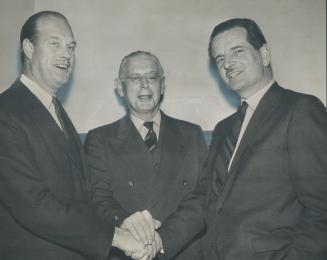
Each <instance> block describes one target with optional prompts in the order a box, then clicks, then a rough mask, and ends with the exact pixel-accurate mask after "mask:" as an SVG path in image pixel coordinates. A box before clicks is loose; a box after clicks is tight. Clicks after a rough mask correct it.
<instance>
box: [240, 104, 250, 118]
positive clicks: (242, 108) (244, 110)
mask: <svg viewBox="0 0 327 260" xmlns="http://www.w3.org/2000/svg"><path fill="white" fill-rule="evenodd" d="M248 106H249V105H248V103H246V101H243V102H242V104H241V106H240V110H241V112H242V114H243V115H245V113H246V109H247V108H248Z"/></svg>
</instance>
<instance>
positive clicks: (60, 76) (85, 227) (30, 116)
mask: <svg viewBox="0 0 327 260" xmlns="http://www.w3.org/2000/svg"><path fill="white" fill-rule="evenodd" d="M20 44H21V52H22V59H23V72H22V74H21V76H20V77H19V79H17V80H16V82H15V83H14V84H13V85H12V86H11V87H10V88H9V89H8V90H6V91H5V92H4V93H2V94H1V95H0V165H1V166H0V259H4V260H21V259H25V260H40V259H47V260H59V259H60V260H83V259H98V260H101V259H103V260H105V259H107V256H108V255H109V251H110V248H111V246H116V247H119V248H121V249H122V250H126V249H128V252H132V253H133V255H135V256H136V257H142V256H143V255H145V254H147V252H148V250H146V248H145V246H144V245H143V244H142V243H140V242H137V241H136V240H135V239H133V237H132V235H131V234H130V233H129V232H128V231H126V230H122V229H119V228H115V227H114V223H113V222H110V221H108V220H104V218H102V217H101V216H99V215H97V214H95V211H93V210H92V206H91V204H90V198H91V190H90V183H89V181H88V180H89V175H88V170H87V168H86V163H85V160H84V158H85V156H84V154H83V148H82V144H81V141H80V140H79V137H78V135H77V133H76V130H75V129H74V126H73V124H72V123H71V121H70V119H69V118H68V116H67V114H66V113H65V111H64V109H63V107H62V106H61V104H60V103H59V101H58V100H57V99H56V97H55V94H56V92H57V91H58V90H59V89H60V88H61V87H63V86H64V84H65V83H67V81H68V80H69V77H70V75H71V72H72V70H73V65H74V50H75V46H76V43H75V40H74V36H73V33H72V30H71V28H70V25H69V23H68V21H67V19H66V18H65V17H64V16H63V15H62V14H60V13H57V12H52V11H42V12H39V13H36V14H34V15H33V16H31V17H30V18H29V19H28V20H27V21H26V22H25V24H24V25H23V27H22V30H21V35H20Z"/></svg>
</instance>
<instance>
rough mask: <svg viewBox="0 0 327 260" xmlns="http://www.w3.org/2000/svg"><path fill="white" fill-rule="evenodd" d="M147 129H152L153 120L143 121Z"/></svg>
mask: <svg viewBox="0 0 327 260" xmlns="http://www.w3.org/2000/svg"><path fill="white" fill-rule="evenodd" d="M143 125H144V126H145V127H146V128H147V129H149V130H153V122H152V121H150V122H144V124H143Z"/></svg>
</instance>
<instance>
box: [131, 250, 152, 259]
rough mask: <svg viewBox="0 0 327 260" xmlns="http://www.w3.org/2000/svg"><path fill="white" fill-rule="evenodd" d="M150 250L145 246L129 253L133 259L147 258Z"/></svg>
mask: <svg viewBox="0 0 327 260" xmlns="http://www.w3.org/2000/svg"><path fill="white" fill-rule="evenodd" d="M150 253H151V252H150V251H149V250H148V249H147V248H146V247H144V248H143V249H142V250H138V251H135V252H133V253H132V255H131V257H132V258H133V259H138V260H139V259H142V260H143V259H144V260H145V259H148V258H149V257H150Z"/></svg>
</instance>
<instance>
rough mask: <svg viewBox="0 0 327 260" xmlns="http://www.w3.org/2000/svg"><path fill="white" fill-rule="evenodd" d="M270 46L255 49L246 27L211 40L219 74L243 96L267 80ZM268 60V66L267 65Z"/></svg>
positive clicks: (228, 31) (246, 95) (223, 33)
mask: <svg viewBox="0 0 327 260" xmlns="http://www.w3.org/2000/svg"><path fill="white" fill-rule="evenodd" d="M267 50H268V49H267V46H266V45H264V46H263V47H261V48H260V50H256V49H255V48H254V47H253V46H252V45H251V44H250V43H249V42H248V41H247V32H246V30H245V29H244V28H241V27H235V28H232V29H230V30H227V31H224V32H222V33H220V34H218V35H217V36H215V37H214V38H213V39H212V44H211V53H212V56H213V57H214V59H215V62H216V64H217V68H218V73H219V75H220V76H221V78H222V79H223V80H224V81H225V83H226V84H227V85H228V86H230V88H231V89H232V90H234V91H236V92H237V93H238V94H239V95H240V96H241V97H244V98H246V97H248V96H249V95H250V94H252V93H254V92H255V91H257V90H258V89H260V88H261V87H263V85H264V84H265V83H263V82H264V81H265V73H264V67H265V66H268V65H269V62H270V61H268V60H266V59H267V58H269V57H270V56H269V55H268V56H267V55H263V56H264V58H263V56H262V54H263V52H265V53H266V51H267ZM264 63H265V66H264Z"/></svg>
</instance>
